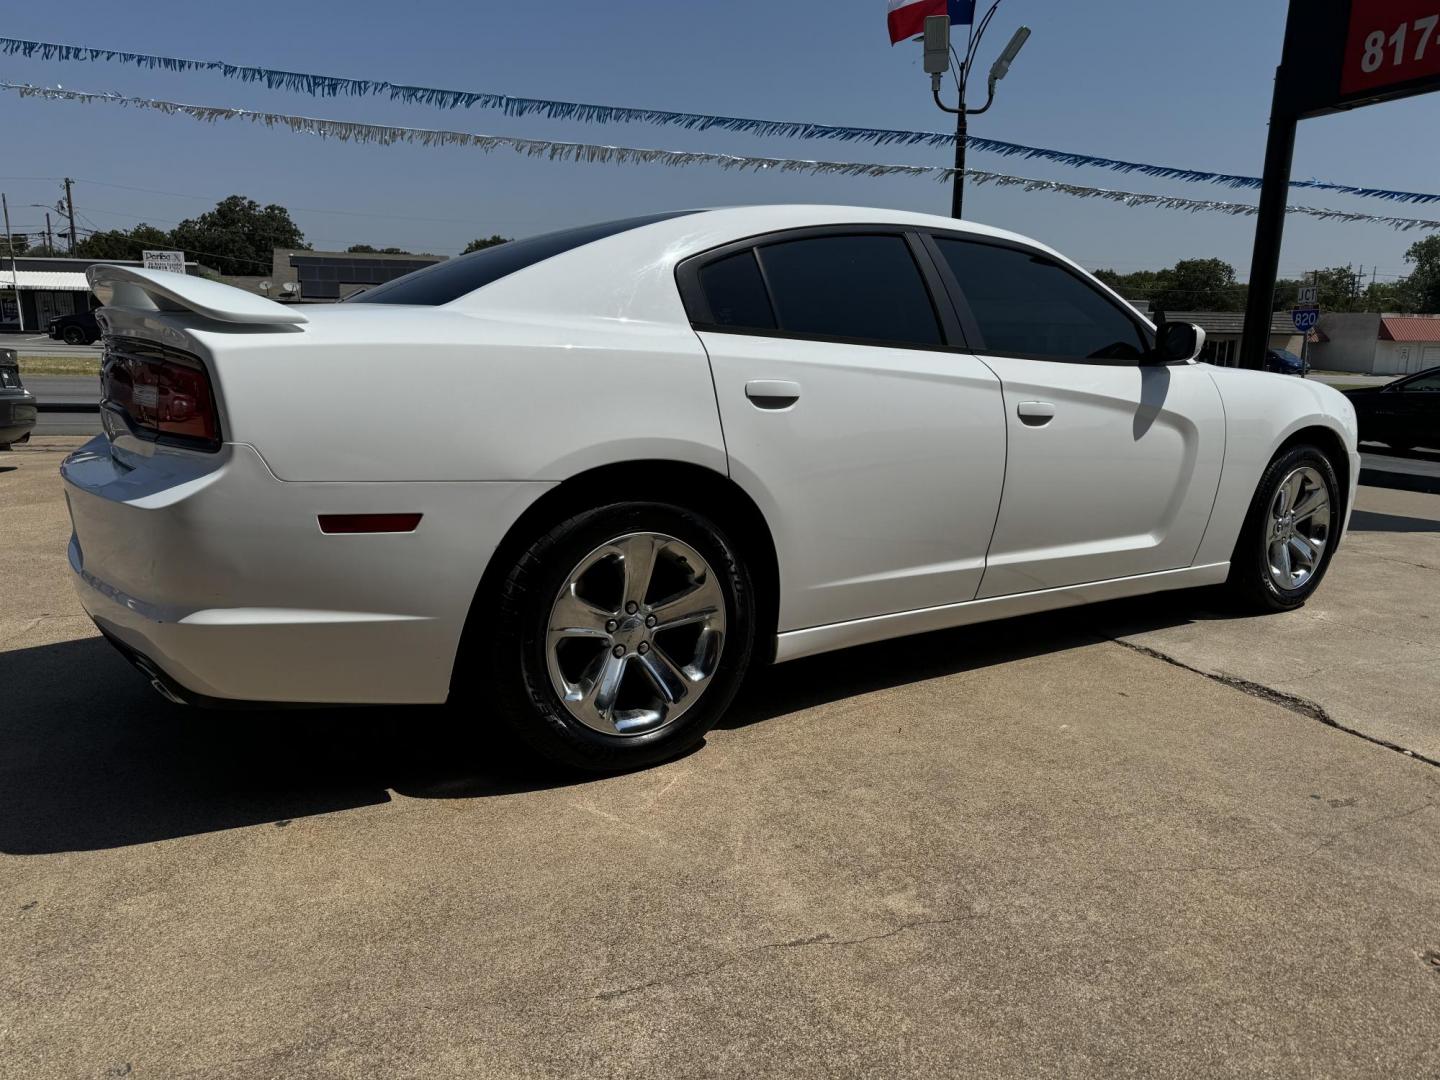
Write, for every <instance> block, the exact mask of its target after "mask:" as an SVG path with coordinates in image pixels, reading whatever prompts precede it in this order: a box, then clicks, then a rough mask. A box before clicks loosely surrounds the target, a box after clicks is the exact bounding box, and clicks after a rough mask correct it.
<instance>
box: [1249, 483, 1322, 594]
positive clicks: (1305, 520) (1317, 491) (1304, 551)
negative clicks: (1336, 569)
mask: <svg viewBox="0 0 1440 1080" xmlns="http://www.w3.org/2000/svg"><path fill="white" fill-rule="evenodd" d="M1264 542H1265V555H1266V564H1267V565H1268V566H1269V567H1270V580H1271V581H1273V582H1274V583H1275V584H1276V585H1277V586H1278V587H1280V588H1281V589H1284V590H1286V591H1287V592H1292V591H1294V590H1295V589H1300V588H1303V587H1304V586H1305V584H1306V582H1308V581H1309V580H1310V579H1311V578H1312V577H1314V576H1315V572H1316V571H1317V570H1318V569H1319V568H1320V561H1321V559H1323V558H1324V556H1325V545H1326V544H1328V543H1329V542H1330V489H1329V488H1328V487H1327V486H1326V484H1325V481H1324V480H1323V479H1322V478H1321V476H1320V474H1319V473H1318V472H1316V471H1315V470H1314V469H1312V468H1310V467H1309V466H1302V467H1301V468H1298V469H1296V470H1294V471H1293V472H1292V473H1290V475H1288V476H1287V477H1285V479H1284V480H1282V481H1281V483H1280V486H1279V488H1277V489H1276V491H1275V497H1274V498H1273V499H1271V500H1270V513H1269V515H1268V517H1267V519H1266V526H1265V541H1264Z"/></svg>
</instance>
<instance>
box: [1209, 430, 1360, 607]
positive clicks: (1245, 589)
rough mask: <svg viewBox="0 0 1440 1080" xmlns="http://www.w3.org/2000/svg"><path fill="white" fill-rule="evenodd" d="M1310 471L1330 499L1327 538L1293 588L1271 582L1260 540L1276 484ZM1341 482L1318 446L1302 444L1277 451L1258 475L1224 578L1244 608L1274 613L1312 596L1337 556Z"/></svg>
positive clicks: (1342, 515) (1342, 509)
mask: <svg viewBox="0 0 1440 1080" xmlns="http://www.w3.org/2000/svg"><path fill="white" fill-rule="evenodd" d="M1304 467H1309V468H1312V469H1314V470H1315V471H1316V472H1317V473H1318V474H1319V475H1320V478H1321V479H1322V481H1323V482H1324V484H1325V486H1326V488H1327V489H1328V490H1327V492H1326V494H1327V495H1328V497H1329V500H1330V508H1331V514H1330V522H1331V524H1330V528H1329V537H1328V539H1327V541H1326V543H1325V546H1324V549H1323V550H1322V552H1321V556H1320V561H1319V564H1318V565H1317V567H1316V568H1315V570H1314V572H1313V573H1312V574H1311V575H1310V577H1309V579H1308V580H1307V581H1306V582H1305V583H1304V584H1303V585H1301V586H1300V587H1299V588H1295V589H1285V588H1282V587H1281V586H1280V585H1279V584H1277V583H1276V582H1275V580H1274V579H1273V577H1272V576H1271V573H1270V565H1269V558H1268V555H1267V549H1266V544H1265V542H1264V536H1265V530H1266V527H1267V525H1268V522H1269V515H1270V506H1271V504H1272V502H1273V501H1274V499H1275V497H1276V494H1277V492H1278V489H1279V486H1280V484H1281V483H1282V482H1283V481H1284V479H1285V478H1286V477H1287V476H1289V475H1290V474H1291V473H1293V472H1294V471H1295V470H1296V469H1299V468H1304ZM1343 498H1344V496H1343V493H1342V492H1341V490H1340V482H1339V479H1338V477H1337V476H1336V474H1335V466H1334V464H1333V463H1332V462H1331V461H1330V459H1329V458H1328V457H1327V456H1326V455H1325V453H1324V451H1322V450H1321V449H1320V448H1319V447H1316V446H1313V445H1310V444H1308V443H1302V444H1300V445H1297V446H1292V447H1290V448H1289V449H1287V450H1284V451H1282V452H1281V453H1279V454H1277V455H1276V456H1275V458H1274V460H1272V461H1271V462H1270V464H1269V465H1268V466H1267V467H1266V469H1265V472H1264V474H1263V475H1262V476H1261V477H1260V484H1259V486H1258V487H1257V488H1256V489H1255V496H1254V498H1253V499H1251V501H1250V509H1249V511H1248V512H1247V514H1246V516H1245V524H1244V526H1243V527H1242V528H1241V530H1240V538H1239V539H1238V540H1237V541H1236V542H1235V551H1234V552H1233V554H1232V555H1231V556H1230V576H1229V578H1228V579H1227V581H1226V588H1227V589H1228V591H1229V593H1230V595H1231V597H1232V599H1233V600H1234V601H1235V602H1236V604H1237V605H1238V606H1239V607H1240V608H1241V609H1242V610H1244V611H1250V612H1256V613H1262V614H1265V613H1273V612H1279V611H1293V610H1294V609H1295V608H1298V607H1302V606H1303V605H1304V604H1305V601H1307V600H1308V599H1310V597H1311V595H1312V594H1313V593H1314V592H1315V590H1316V589H1318V588H1319V587H1320V583H1321V582H1322V581H1324V579H1325V572H1326V571H1327V570H1328V569H1329V568H1330V560H1331V559H1332V558H1334V555H1335V545H1336V542H1337V540H1338V538H1339V534H1340V523H1341V522H1343V521H1344V520H1345V507H1344V505H1343Z"/></svg>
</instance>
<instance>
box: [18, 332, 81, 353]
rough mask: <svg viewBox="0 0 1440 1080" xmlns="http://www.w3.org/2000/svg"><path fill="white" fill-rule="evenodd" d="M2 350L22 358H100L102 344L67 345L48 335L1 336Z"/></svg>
mask: <svg viewBox="0 0 1440 1080" xmlns="http://www.w3.org/2000/svg"><path fill="white" fill-rule="evenodd" d="M0 348H6V349H14V350H15V351H16V352H18V353H19V354H20V355H21V356H92V355H93V356H99V355H100V343H99V342H98V341H97V342H96V343H95V344H93V345H67V344H65V342H63V341H55V340H53V339H52V338H51V337H50V336H49V335H47V334H0Z"/></svg>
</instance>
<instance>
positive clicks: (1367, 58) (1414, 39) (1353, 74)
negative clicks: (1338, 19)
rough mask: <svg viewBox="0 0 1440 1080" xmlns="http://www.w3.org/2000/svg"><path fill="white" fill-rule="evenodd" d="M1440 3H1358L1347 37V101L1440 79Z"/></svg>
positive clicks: (1343, 83) (1343, 82)
mask: <svg viewBox="0 0 1440 1080" xmlns="http://www.w3.org/2000/svg"><path fill="white" fill-rule="evenodd" d="M1437 29H1440V0H1371V2H1369V3H1366V2H1365V0H1356V3H1355V4H1354V6H1353V7H1352V9H1351V11H1350V29H1349V33H1348V34H1347V36H1346V38H1345V60H1344V66H1343V67H1342V68H1341V71H1340V93H1341V94H1342V95H1344V96H1345V97H1349V96H1350V95H1351V94H1359V93H1364V92H1365V91H1369V90H1377V89H1381V88H1383V87H1390V86H1394V85H1396V84H1399V83H1407V82H1410V81H1411V80H1414V79H1422V78H1425V77H1426V76H1436V75H1440V39H1437Z"/></svg>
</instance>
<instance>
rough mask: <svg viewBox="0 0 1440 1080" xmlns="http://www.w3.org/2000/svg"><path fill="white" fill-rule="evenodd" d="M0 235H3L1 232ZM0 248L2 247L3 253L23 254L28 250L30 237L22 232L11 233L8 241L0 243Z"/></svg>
mask: <svg viewBox="0 0 1440 1080" xmlns="http://www.w3.org/2000/svg"><path fill="white" fill-rule="evenodd" d="M0 237H3V234H0ZM0 248H3V249H4V250H3V254H5V255H10V254H15V255H24V254H25V253H26V252H27V251H29V250H30V237H29V236H28V235H27V234H26V233H23V232H17V233H11V234H10V237H9V243H8V244H0Z"/></svg>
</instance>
